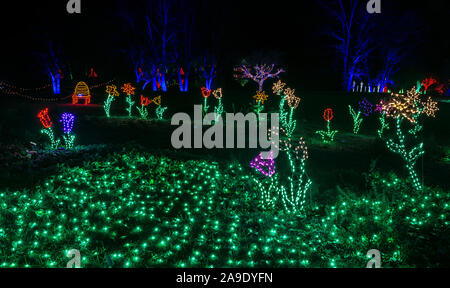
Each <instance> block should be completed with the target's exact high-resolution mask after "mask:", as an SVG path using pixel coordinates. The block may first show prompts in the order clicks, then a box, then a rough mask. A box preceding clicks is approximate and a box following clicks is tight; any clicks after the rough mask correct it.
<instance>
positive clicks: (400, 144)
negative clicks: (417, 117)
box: [386, 117, 425, 191]
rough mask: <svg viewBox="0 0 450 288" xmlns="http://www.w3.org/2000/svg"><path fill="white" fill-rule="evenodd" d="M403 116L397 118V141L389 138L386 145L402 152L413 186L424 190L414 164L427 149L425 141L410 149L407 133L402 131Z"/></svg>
mask: <svg viewBox="0 0 450 288" xmlns="http://www.w3.org/2000/svg"><path fill="white" fill-rule="evenodd" d="M402 119H403V118H402V117H397V119H396V126H395V127H396V136H397V139H396V140H397V142H395V141H394V140H393V139H387V141H386V145H387V147H388V149H389V150H390V151H392V152H393V153H397V154H400V156H401V157H402V158H403V160H404V161H405V162H406V169H407V170H408V173H409V177H410V179H411V181H412V184H413V187H414V189H415V190H417V191H421V190H422V188H423V187H422V184H421V183H420V181H419V176H418V175H417V173H416V171H415V170H414V165H415V164H416V162H417V159H418V158H419V157H420V156H422V155H423V154H424V153H425V151H424V150H423V143H419V144H417V145H415V146H413V147H411V148H410V149H408V148H407V147H406V141H405V135H404V134H403V132H402V128H401V123H402Z"/></svg>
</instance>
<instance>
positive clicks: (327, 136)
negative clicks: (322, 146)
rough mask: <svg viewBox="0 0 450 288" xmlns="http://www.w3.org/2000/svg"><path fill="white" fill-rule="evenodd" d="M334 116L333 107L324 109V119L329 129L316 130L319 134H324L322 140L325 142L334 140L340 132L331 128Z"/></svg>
mask: <svg viewBox="0 0 450 288" xmlns="http://www.w3.org/2000/svg"><path fill="white" fill-rule="evenodd" d="M333 118H334V114H333V109H331V108H327V109H325V110H324V111H323V119H324V120H325V121H326V122H327V130H326V131H323V130H319V131H316V133H317V134H320V136H322V141H323V142H325V143H329V142H333V141H334V136H335V135H336V133H338V132H339V131H338V130H333V131H332V130H330V122H331V120H332V119H333Z"/></svg>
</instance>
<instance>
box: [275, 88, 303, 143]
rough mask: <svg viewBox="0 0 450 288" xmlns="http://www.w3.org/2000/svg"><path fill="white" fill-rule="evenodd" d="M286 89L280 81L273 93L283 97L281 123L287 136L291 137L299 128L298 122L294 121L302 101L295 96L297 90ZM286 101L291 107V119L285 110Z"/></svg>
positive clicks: (280, 113)
mask: <svg viewBox="0 0 450 288" xmlns="http://www.w3.org/2000/svg"><path fill="white" fill-rule="evenodd" d="M285 87H286V84H285V83H283V82H281V81H280V80H279V81H278V82H277V83H275V84H274V85H273V86H272V91H273V92H274V94H276V95H279V96H281V100H280V105H279V110H280V112H279V116H280V123H281V126H282V127H283V128H284V129H285V131H286V133H287V136H288V137H291V136H292V133H294V131H295V128H296V126H297V121H296V120H293V114H294V109H297V107H298V105H299V104H300V100H301V99H300V98H299V97H297V96H295V89H291V88H285ZM283 89H284V90H283ZM285 101H287V103H288V106H289V107H290V111H289V117H287V114H288V112H286V111H285V109H284V104H285Z"/></svg>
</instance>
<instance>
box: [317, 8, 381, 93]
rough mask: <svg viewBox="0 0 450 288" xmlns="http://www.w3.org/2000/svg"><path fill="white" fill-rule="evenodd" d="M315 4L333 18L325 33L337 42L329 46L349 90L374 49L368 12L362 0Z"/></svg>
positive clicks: (361, 75) (364, 72)
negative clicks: (333, 50)
mask: <svg viewBox="0 0 450 288" xmlns="http://www.w3.org/2000/svg"><path fill="white" fill-rule="evenodd" d="M319 3H320V4H321V5H322V6H323V7H325V8H326V9H327V10H328V12H329V13H330V14H331V15H332V16H333V17H334V19H335V23H334V25H333V26H332V27H331V28H330V29H331V30H330V31H329V34H330V35H331V36H332V37H333V38H334V40H335V41H337V43H336V44H335V45H333V47H334V48H335V50H336V52H337V54H338V55H339V57H340V60H341V64H342V69H341V70H342V72H343V87H344V89H345V90H347V91H350V90H351V89H352V83H353V81H354V80H358V79H361V78H362V77H365V76H366V73H367V69H366V67H365V64H366V63H367V62H366V60H367V58H368V57H369V55H370V54H371V53H372V52H373V50H374V45H373V44H374V43H373V41H372V39H371V37H370V32H371V30H372V28H373V25H372V24H373V23H372V21H371V18H372V14H369V13H367V10H366V5H367V1H365V0H364V1H363V0H338V1H334V2H333V4H330V5H328V4H325V3H323V2H322V1H320V0H319Z"/></svg>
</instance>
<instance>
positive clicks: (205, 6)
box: [0, 0, 450, 90]
mask: <svg viewBox="0 0 450 288" xmlns="http://www.w3.org/2000/svg"><path fill="white" fill-rule="evenodd" d="M141 2H143V1H123V0H122V1H121V0H110V1H93V0H89V1H87V0H82V14H81V15H77V14H73V15H70V14H68V13H67V12H66V8H65V7H66V3H67V1H66V0H58V1H29V3H28V2H27V4H24V3H23V1H8V3H4V2H2V6H1V8H0V9H1V10H0V11H1V17H0V22H1V35H2V54H1V58H2V61H1V67H0V80H2V79H3V80H7V81H10V82H13V83H17V84H18V85H21V86H24V87H37V86H39V85H40V84H43V82H48V77H47V75H46V74H45V72H43V69H42V63H40V60H39V59H40V58H39V53H41V52H43V51H45V49H46V43H47V42H48V39H53V41H56V42H57V43H60V44H61V46H62V47H63V51H64V55H65V57H66V58H67V60H68V62H70V63H73V66H74V67H73V69H74V70H75V71H82V70H83V69H88V68H89V67H91V66H93V67H96V70H97V71H98V72H99V73H100V74H101V75H103V76H104V77H105V78H109V77H125V78H127V79H129V80H133V71H132V68H131V67H132V66H131V63H130V62H129V60H128V59H127V56H126V54H125V53H124V49H126V47H127V43H128V41H129V39H130V38H129V37H130V35H129V31H128V30H127V29H128V28H127V27H128V26H127V22H126V19H125V17H124V15H125V16H127V17H129V19H134V20H136V23H138V22H139V21H140V22H141V23H142V20H143V19H140V20H139V19H136V18H139V17H140V16H138V15H139V13H140V11H139V10H140V9H141V7H142V6H141V4H140V3H141ZM385 2H386V3H385ZM387 2H390V3H387ZM392 2H395V3H392ZM185 3H186V4H190V5H189V6H190V7H192V9H193V10H194V11H196V14H197V17H196V23H197V24H198V26H199V27H202V28H201V29H198V30H196V31H195V32H196V33H195V34H196V35H194V39H193V41H196V43H199V42H202V43H203V41H204V43H205V45H208V44H206V43H209V42H208V40H207V39H205V36H204V35H209V34H210V33H211V32H214V33H215V34H216V35H218V37H219V41H218V42H217V46H218V47H219V48H218V51H219V53H218V55H219V56H220V63H221V64H222V67H221V68H222V71H221V72H220V73H222V74H224V75H225V74H226V75H225V76H226V77H231V74H232V71H231V68H232V65H233V64H237V63H238V62H239V60H240V59H242V58H243V57H245V56H246V55H249V54H250V53H252V52H253V51H262V52H265V51H266V52H267V51H268V52H270V53H275V54H276V55H278V57H277V61H279V63H280V64H283V65H284V66H285V67H286V68H287V70H288V74H287V75H286V77H287V78H291V79H288V80H295V81H297V82H299V84H298V86H299V88H301V89H319V90H321V89H338V86H339V79H338V77H336V75H337V73H338V72H337V71H338V70H336V67H335V66H336V65H335V63H336V56H335V54H334V50H333V49H332V48H331V47H330V46H331V44H332V43H333V42H332V41H331V38H330V37H329V35H327V34H326V30H325V29H324V27H326V26H327V25H329V24H330V23H332V21H333V19H332V18H331V16H330V15H329V14H328V12H327V11H326V10H325V9H324V8H323V7H321V6H320V5H319V4H318V2H317V1H316V0H309V1H270V2H263V1H248V0H246V1H242V0H241V1H235V0H232V1H230V0H227V1H222V0H214V1H212V0H210V1H206V0H203V1H202V0H198V1H185ZM382 3H383V6H382V9H383V13H382V14H381V15H377V16H376V17H397V16H401V15H403V14H404V13H412V14H414V15H415V17H416V19H417V23H418V25H419V26H420V27H422V28H423V29H422V32H421V33H422V36H421V41H420V43H412V44H414V47H415V48H414V49H412V50H411V52H410V53H409V54H408V57H406V58H405V59H404V60H403V61H404V62H403V65H402V69H401V70H400V72H399V73H397V74H396V75H395V77H394V79H399V80H400V79H408V78H410V77H416V75H437V76H440V77H441V78H444V79H445V78H447V79H448V76H449V75H450V67H449V56H448V52H449V36H448V35H449V33H448V28H449V25H448V21H449V19H450V17H449V16H450V14H449V11H450V9H449V8H450V7H449V1H447V0H431V1H420V2H419V1H418V3H411V1H398V0H395V1H393V0H390V1H387V0H382ZM138 25H139V24H138ZM219 65H220V64H219ZM41 86H42V85H41Z"/></svg>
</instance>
